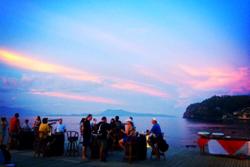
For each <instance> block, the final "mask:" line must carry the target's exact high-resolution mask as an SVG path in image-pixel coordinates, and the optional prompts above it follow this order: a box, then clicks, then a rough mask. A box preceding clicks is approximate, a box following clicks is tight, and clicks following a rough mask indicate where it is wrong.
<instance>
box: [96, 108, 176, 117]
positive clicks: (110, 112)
mask: <svg viewBox="0 0 250 167" xmlns="http://www.w3.org/2000/svg"><path fill="white" fill-rule="evenodd" d="M95 115H97V116H116V115H118V116H140V117H143V116H144V117H174V116H171V115H165V114H153V113H135V112H129V111H125V110H122V109H118V110H112V109H107V110H105V111H103V112H101V113H99V114H95Z"/></svg>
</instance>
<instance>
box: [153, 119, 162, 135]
mask: <svg viewBox="0 0 250 167" xmlns="http://www.w3.org/2000/svg"><path fill="white" fill-rule="evenodd" d="M152 124H153V126H152V128H151V130H150V132H151V134H152V135H154V136H155V137H159V136H161V135H162V133H161V127H160V125H159V124H158V122H157V119H156V118H152Z"/></svg>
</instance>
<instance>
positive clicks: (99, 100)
mask: <svg viewBox="0 0 250 167" xmlns="http://www.w3.org/2000/svg"><path fill="white" fill-rule="evenodd" d="M30 93H31V94H34V95H41V96H50V97H56V98H62V99H69V100H77V101H83V102H94V103H104V104H113V105H117V104H121V103H120V102H117V101H115V100H113V99H108V98H104V97H97V96H81V95H77V94H70V93H64V92H48V91H37V90H31V91H30Z"/></svg>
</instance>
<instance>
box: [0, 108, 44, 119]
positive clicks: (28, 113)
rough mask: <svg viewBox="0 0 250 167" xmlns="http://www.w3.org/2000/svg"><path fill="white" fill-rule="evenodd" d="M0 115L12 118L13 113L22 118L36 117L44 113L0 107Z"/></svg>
mask: <svg viewBox="0 0 250 167" xmlns="http://www.w3.org/2000/svg"><path fill="white" fill-rule="evenodd" d="M0 113H1V116H4V117H9V116H13V115H14V114H15V113H19V114H20V117H21V116H22V115H23V116H36V115H46V113H45V112H39V111H33V110H29V109H25V108H18V107H6V106H0Z"/></svg>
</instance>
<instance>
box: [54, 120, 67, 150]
mask: <svg viewBox="0 0 250 167" xmlns="http://www.w3.org/2000/svg"><path fill="white" fill-rule="evenodd" d="M64 132H66V126H65V125H64V124H63V120H62V118H60V119H58V122H57V124H56V128H55V136H56V138H57V141H58V142H57V143H56V144H55V145H56V148H57V149H56V155H63V153H64V141H65V138H64Z"/></svg>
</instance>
